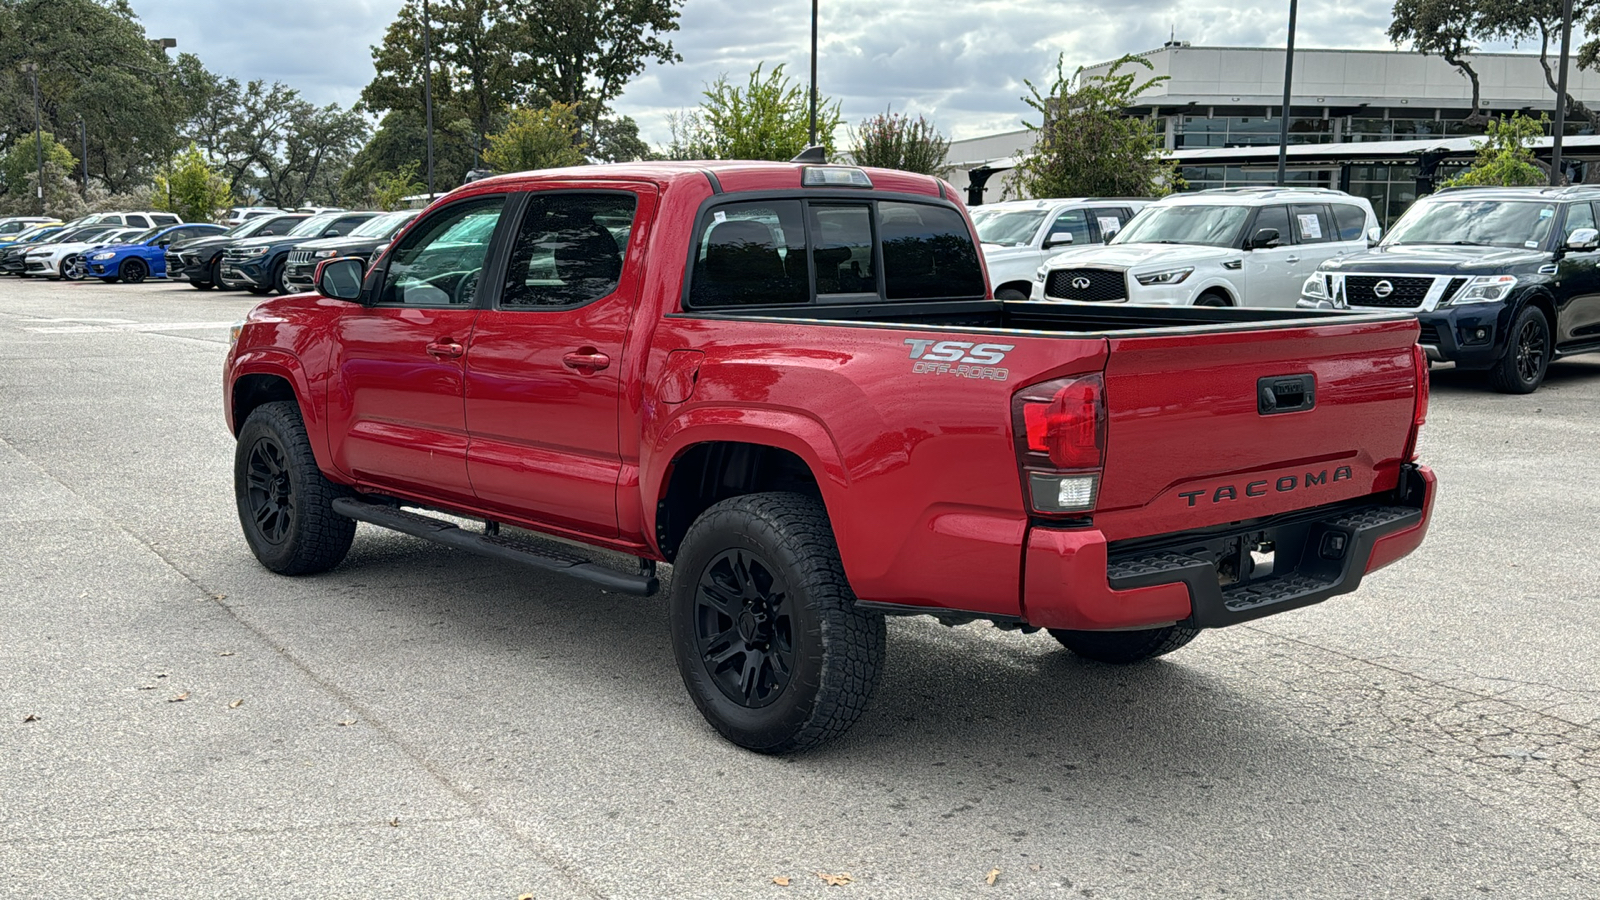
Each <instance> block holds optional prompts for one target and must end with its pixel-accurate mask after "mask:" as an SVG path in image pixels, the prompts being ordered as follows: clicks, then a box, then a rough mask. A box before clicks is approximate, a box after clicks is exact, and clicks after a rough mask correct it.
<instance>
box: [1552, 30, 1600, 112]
mask: <svg viewBox="0 0 1600 900" xmlns="http://www.w3.org/2000/svg"><path fill="white" fill-rule="evenodd" d="M1539 67H1540V68H1542V69H1544V81H1545V84H1548V85H1549V86H1550V90H1551V92H1554V91H1555V90H1556V76H1555V73H1554V72H1552V71H1551V70H1550V29H1549V28H1548V27H1546V26H1545V23H1543V22H1540V23H1539ZM1558 99H1559V98H1558ZM1564 99H1565V100H1566V103H1567V118H1568V119H1571V118H1572V116H1573V114H1577V115H1580V116H1583V118H1584V119H1585V120H1586V121H1588V123H1589V127H1590V128H1593V129H1594V130H1595V133H1596V134H1600V113H1597V112H1595V111H1594V110H1592V109H1590V108H1589V107H1587V106H1585V105H1584V104H1583V102H1582V101H1580V100H1579V99H1578V98H1576V97H1574V96H1572V94H1571V93H1568V94H1567V95H1566V97H1565V98H1564Z"/></svg>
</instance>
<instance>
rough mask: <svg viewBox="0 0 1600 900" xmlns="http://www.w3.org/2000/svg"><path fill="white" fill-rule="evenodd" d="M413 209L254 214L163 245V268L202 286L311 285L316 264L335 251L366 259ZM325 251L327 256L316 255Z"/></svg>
mask: <svg viewBox="0 0 1600 900" xmlns="http://www.w3.org/2000/svg"><path fill="white" fill-rule="evenodd" d="M416 214H417V211H416V210H405V211H402V212H393V213H384V212H377V211H370V210H369V211H351V210H338V211H330V212H321V213H317V214H311V213H303V212H293V213H280V214H278V215H273V216H258V217H255V218H252V219H248V220H246V221H245V222H243V223H242V224H240V225H237V226H235V227H234V228H233V229H230V230H229V231H227V232H225V233H223V234H220V235H214V236H209V237H205V238H201V239H198V240H191V241H186V242H183V243H179V244H174V245H173V246H172V247H170V248H168V250H167V271H168V274H169V276H170V277H171V278H174V279H176V280H183V281H188V282H189V283H190V284H191V285H193V286H194V287H196V288H198V289H200V290H210V289H212V288H214V287H221V288H224V289H231V288H243V289H245V290H247V291H250V292H251V293H255V294H268V293H272V292H274V291H276V292H278V293H280V294H286V293H291V292H293V291H296V290H301V289H304V288H305V287H308V286H309V285H310V282H311V276H312V274H313V273H314V270H315V264H316V262H320V261H321V260H322V259H326V258H330V257H332V256H338V255H345V256H356V257H359V258H360V259H362V260H363V261H365V260H367V259H369V258H370V257H371V256H372V254H373V252H374V251H375V250H377V249H379V248H381V247H383V246H385V245H387V243H388V241H389V240H390V238H392V237H393V236H394V234H395V232H397V231H399V230H400V229H401V228H402V227H404V226H405V225H406V223H408V222H410V221H411V220H412V219H413V218H415V217H416ZM330 242H331V243H330ZM313 244H315V246H312V245H313ZM302 247H304V248H306V250H305V252H304V253H302V252H300V248H302ZM323 252H326V253H327V256H321V257H318V256H316V255H315V254H317V253H323ZM308 264H309V265H308Z"/></svg>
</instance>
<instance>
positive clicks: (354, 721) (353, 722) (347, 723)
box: [339, 719, 356, 725]
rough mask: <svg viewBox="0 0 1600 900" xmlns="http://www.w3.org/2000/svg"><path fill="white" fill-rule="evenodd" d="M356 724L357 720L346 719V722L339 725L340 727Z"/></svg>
mask: <svg viewBox="0 0 1600 900" xmlns="http://www.w3.org/2000/svg"><path fill="white" fill-rule="evenodd" d="M355 723H356V720H355V719H346V720H345V721H343V722H340V723H339V724H340V725H354V724H355Z"/></svg>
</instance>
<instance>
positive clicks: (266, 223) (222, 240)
mask: <svg viewBox="0 0 1600 900" xmlns="http://www.w3.org/2000/svg"><path fill="white" fill-rule="evenodd" d="M309 218H311V214H310V213H285V214H283V215H281V216H271V215H268V216H257V217H255V218H253V219H246V220H244V221H243V222H240V223H239V224H237V225H235V226H233V227H232V228H230V229H228V230H227V231H224V232H223V233H222V234H216V235H210V236H208V237H203V238H196V239H195V240H192V241H182V242H180V243H176V244H173V245H172V246H170V247H168V248H167V277H168V278H171V279H173V280H175V281H187V282H189V284H190V286H191V287H195V288H199V289H200V290H202V291H209V290H211V289H212V288H214V287H217V286H219V285H220V284H221V283H222V282H221V280H220V279H221V273H222V251H223V250H226V249H227V248H228V245H229V244H232V243H233V242H234V241H239V240H243V239H245V238H249V237H261V236H263V235H269V234H288V233H289V232H290V231H292V230H293V229H294V227H295V226H296V225H299V224H300V223H301V222H303V221H305V220H306V219H309Z"/></svg>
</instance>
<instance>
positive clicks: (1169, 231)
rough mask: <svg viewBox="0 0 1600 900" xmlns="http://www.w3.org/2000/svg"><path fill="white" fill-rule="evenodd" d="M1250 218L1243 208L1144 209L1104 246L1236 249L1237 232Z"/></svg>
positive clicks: (1182, 207) (1188, 205)
mask: <svg viewBox="0 0 1600 900" xmlns="http://www.w3.org/2000/svg"><path fill="white" fill-rule="evenodd" d="M1249 215H1250V209H1249V208H1248V207H1244V206H1214V205H1211V204H1199V203H1190V204H1183V205H1174V206H1147V207H1145V208H1144V210H1143V211H1142V212H1140V213H1139V214H1138V215H1137V216H1134V217H1133V221H1131V222H1129V223H1128V225H1127V227H1126V228H1123V229H1122V230H1121V231H1119V232H1117V236H1116V237H1114V238H1112V239H1111V240H1110V241H1108V242H1107V243H1111V244H1204V245H1206V246H1210V247H1236V246H1238V244H1239V229H1240V228H1241V227H1242V226H1243V225H1244V220H1245V219H1246V218H1247V217H1248V216H1249Z"/></svg>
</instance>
